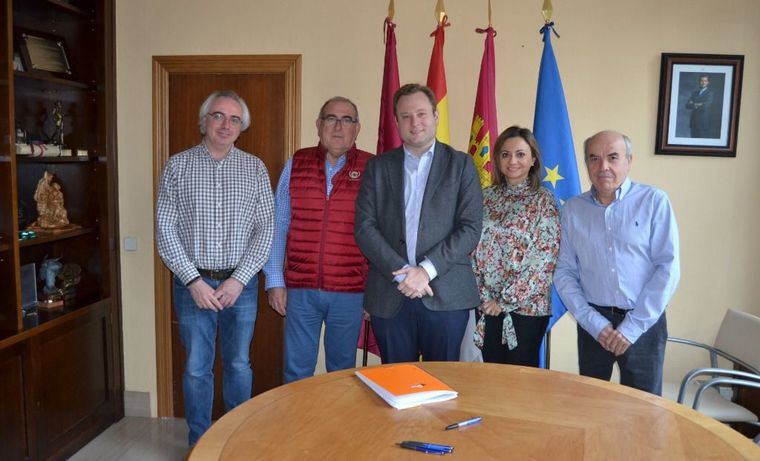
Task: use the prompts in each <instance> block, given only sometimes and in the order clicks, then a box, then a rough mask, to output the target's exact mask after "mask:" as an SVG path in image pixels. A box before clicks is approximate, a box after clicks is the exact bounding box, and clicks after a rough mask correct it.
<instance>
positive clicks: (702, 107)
mask: <svg viewBox="0 0 760 461" xmlns="http://www.w3.org/2000/svg"><path fill="white" fill-rule="evenodd" d="M743 68H744V56H740V55H719V54H683V53H680V54H679V53H663V54H662V61H661V64H660V101H659V104H658V111H657V129H656V131H657V136H656V141H655V154H663V155H701V156H711V157H736V138H737V134H738V129H739V106H740V103H741V94H742V71H743Z"/></svg>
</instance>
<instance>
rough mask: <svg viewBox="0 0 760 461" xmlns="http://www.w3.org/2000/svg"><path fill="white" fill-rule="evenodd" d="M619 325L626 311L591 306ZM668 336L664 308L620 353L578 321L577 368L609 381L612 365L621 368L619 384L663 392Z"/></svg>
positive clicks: (615, 325) (658, 392)
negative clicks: (654, 320) (593, 335)
mask: <svg viewBox="0 0 760 461" xmlns="http://www.w3.org/2000/svg"><path fill="white" fill-rule="evenodd" d="M592 307H594V309H596V311H597V312H599V313H600V314H602V315H603V316H604V317H605V318H606V319H607V320H609V321H610V322H612V327H613V328H617V327H618V325H620V323H621V322H622V321H623V320H624V319H625V313H622V312H620V311H613V310H612V309H608V308H604V307H599V306H592ZM667 339H668V321H667V320H666V317H665V313H664V312H663V314H662V316H660V319H659V320H657V322H656V323H655V324H654V325H652V327H651V328H649V329H648V330H647V331H645V332H644V334H643V335H641V336H640V337H639V339H638V340H637V341H636V342H635V343H633V344H631V345H630V347H628V350H626V351H625V353H624V354H623V355H621V356H620V357H615V354H613V353H612V352H608V351H607V350H605V349H604V348H603V347H602V346H601V344H599V342H598V341H597V340H596V338H594V337H592V336H591V335H590V334H588V333H587V332H586V330H584V329H583V328H581V326H580V325H578V368H579V371H580V374H581V375H583V376H590V377H592V378H598V379H603V380H605V381H609V380H610V377H611V376H612V365H613V364H614V363H615V362H617V364H618V367H619V368H620V384H622V385H624V386H628V387H634V388H636V389H641V390H642V391H645V392H649V393H651V394H655V395H662V366H663V363H664V361H665V343H666V341H667Z"/></svg>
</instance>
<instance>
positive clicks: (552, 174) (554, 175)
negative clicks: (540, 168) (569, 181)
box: [544, 165, 565, 189]
mask: <svg viewBox="0 0 760 461" xmlns="http://www.w3.org/2000/svg"><path fill="white" fill-rule="evenodd" d="M544 170H546V177H544V182H550V183H552V187H553V188H555V189H556V188H557V181H561V180H563V179H565V178H564V176H561V175H560V174H559V165H556V166H555V167H554V168H549V167H548V166H545V167H544Z"/></svg>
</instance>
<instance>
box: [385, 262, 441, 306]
mask: <svg viewBox="0 0 760 461" xmlns="http://www.w3.org/2000/svg"><path fill="white" fill-rule="evenodd" d="M400 275H402V276H404V280H402V281H401V282H399V284H398V285H397V287H396V288H398V291H400V292H401V293H402V294H403V295H404V296H406V297H407V298H412V299H414V298H422V297H423V296H433V289H432V288H430V276H429V275H428V273H427V271H426V270H425V269H424V268H422V267H420V266H414V267H411V266H410V267H405V268H403V269H399V270H397V271H395V272H393V276H394V277H398V276H400Z"/></svg>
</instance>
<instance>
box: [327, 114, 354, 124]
mask: <svg viewBox="0 0 760 461" xmlns="http://www.w3.org/2000/svg"><path fill="white" fill-rule="evenodd" d="M320 120H322V123H324V124H325V125H326V126H335V125H336V124H337V123H338V122H340V123H341V125H351V124H353V123H357V122H358V121H359V120H358V119H355V118H351V117H349V116H348V115H346V116H344V117H340V118H338V117H336V116H334V115H327V116H325V117H321V118H320Z"/></svg>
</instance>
